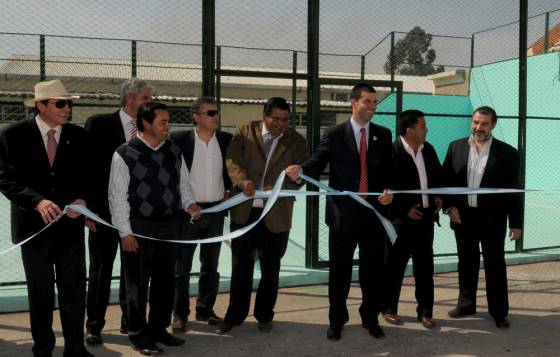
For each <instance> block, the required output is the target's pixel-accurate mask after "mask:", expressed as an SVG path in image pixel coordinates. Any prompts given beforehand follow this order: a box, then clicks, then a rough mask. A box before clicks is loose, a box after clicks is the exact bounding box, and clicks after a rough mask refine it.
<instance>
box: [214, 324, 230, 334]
mask: <svg viewBox="0 0 560 357" xmlns="http://www.w3.org/2000/svg"><path fill="white" fill-rule="evenodd" d="M232 328H233V325H232V324H230V323H227V322H225V321H222V322H221V323H220V324H219V325H218V328H217V329H216V333H218V334H220V335H223V334H226V333H228V332H230V331H231V329H232Z"/></svg>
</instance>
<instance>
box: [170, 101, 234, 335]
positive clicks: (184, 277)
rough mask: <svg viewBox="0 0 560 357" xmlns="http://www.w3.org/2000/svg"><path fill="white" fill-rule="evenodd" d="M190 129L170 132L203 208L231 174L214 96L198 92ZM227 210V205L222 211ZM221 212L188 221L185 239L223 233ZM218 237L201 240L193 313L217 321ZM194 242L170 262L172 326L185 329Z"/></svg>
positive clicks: (221, 194)
mask: <svg viewBox="0 0 560 357" xmlns="http://www.w3.org/2000/svg"><path fill="white" fill-rule="evenodd" d="M191 109H192V117H193V122H194V125H195V128H194V130H189V131H180V132H175V133H173V134H172V135H171V139H172V140H174V141H175V143H176V144H177V146H178V147H179V149H180V150H181V153H182V154H183V158H184V159H185V163H186V164H187V168H188V169H189V172H190V182H191V189H192V192H193V194H194V196H195V198H196V201H197V203H198V204H199V206H201V207H202V208H208V207H212V206H214V205H216V204H218V203H220V202H221V201H222V200H224V199H226V198H227V197H228V195H229V190H230V189H231V180H230V178H229V176H228V174H227V169H226V166H225V157H226V149H227V146H228V145H229V142H230V140H231V137H232V135H231V134H230V133H226V132H222V131H219V130H218V128H219V126H220V117H219V113H218V108H217V106H216V101H215V100H214V99H213V98H211V97H201V98H198V99H197V100H196V101H195V102H194V103H193V105H192V106H191ZM226 212H227V211H226ZM226 212H217V213H210V214H206V215H204V216H203V217H202V218H201V219H200V220H199V221H197V222H194V223H193V224H189V225H188V228H187V235H188V236H187V237H183V238H186V239H204V238H210V237H216V236H220V235H222V234H223V231H224V217H225V213H226ZM221 245H222V244H221V243H220V242H218V243H209V244H202V245H201V246H200V278H199V280H198V298H197V299H196V314H195V318H196V320H198V321H207V322H208V324H209V325H216V324H218V323H219V322H221V321H222V319H221V318H219V317H218V316H217V315H216V314H215V313H214V303H215V302H216V295H217V294H218V285H219V283H220V274H219V273H218V260H219V258H220V248H221ZM196 246H197V245H196V244H183V245H181V246H180V247H179V255H178V258H177V265H176V268H175V303H174V305H173V324H172V327H173V330H174V331H184V330H185V324H186V322H187V319H188V316H189V312H190V309H189V282H190V277H189V276H190V273H191V267H192V261H193V255H194V252H195V249H196Z"/></svg>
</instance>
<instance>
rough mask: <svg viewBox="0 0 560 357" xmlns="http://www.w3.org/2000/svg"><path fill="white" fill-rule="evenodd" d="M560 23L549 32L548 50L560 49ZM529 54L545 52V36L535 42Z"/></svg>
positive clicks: (528, 51) (530, 47) (534, 54)
mask: <svg viewBox="0 0 560 357" xmlns="http://www.w3.org/2000/svg"><path fill="white" fill-rule="evenodd" d="M559 47H560V23H559V24H557V25H556V26H554V27H553V28H552V29H551V30H550V31H549V32H548V52H555V51H559V50H560V48H559ZM527 54H528V55H529V56H536V55H542V54H544V36H542V37H541V38H539V39H538V40H537V41H536V42H534V43H533V44H532V45H531V46H529V49H528V50H527Z"/></svg>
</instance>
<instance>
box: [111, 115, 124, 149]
mask: <svg viewBox="0 0 560 357" xmlns="http://www.w3.org/2000/svg"><path fill="white" fill-rule="evenodd" d="M120 113H121V110H120V109H119V110H117V111H116V112H115V115H113V123H114V125H115V135H116V136H118V137H119V141H120V142H122V143H124V142H126V135H125V134H124V128H123V125H122V121H121V114H120Z"/></svg>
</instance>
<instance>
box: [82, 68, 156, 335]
mask: <svg viewBox="0 0 560 357" xmlns="http://www.w3.org/2000/svg"><path fill="white" fill-rule="evenodd" d="M152 91H153V88H152V87H151V86H150V85H149V84H148V83H146V82H145V81H143V80H139V79H128V80H126V81H124V83H123V84H122V86H121V92H120V97H121V108H120V109H119V110H117V111H116V112H114V113H111V114H97V115H93V116H91V117H90V118H89V119H88V120H87V121H86V124H85V129H86V130H87V131H88V132H89V134H90V138H91V143H92V150H93V152H95V156H94V158H93V165H92V166H93V168H94V170H93V175H94V177H95V186H94V189H95V195H94V196H93V200H92V202H91V206H92V209H93V210H94V212H96V213H97V214H98V215H99V216H100V217H101V218H103V219H104V220H106V221H107V222H111V214H110V212H109V203H108V200H107V191H108V188H109V173H110V171H111V158H112V157H113V153H114V152H115V150H116V149H117V148H118V147H119V146H120V145H122V144H123V143H125V142H127V141H130V139H131V138H133V137H135V136H136V130H137V128H136V114H137V113H138V109H140V107H142V106H143V105H145V104H147V103H149V102H150V101H151V99H152ZM90 225H91V226H92V229H91V230H90V234H89V240H88V243H89V282H88V292H87V321H86V327H87V331H88V336H87V337H86V343H87V344H88V345H89V346H95V345H98V344H101V343H103V340H102V338H101V331H102V330H103V326H104V325H105V313H106V311H107V305H108V304H109V295H110V292H111V278H112V275H113V262H114V260H115V256H116V253H117V250H119V248H118V247H119V242H120V237H119V232H117V231H116V230H114V229H112V228H109V227H106V226H103V225H95V223H93V222H92V223H91V224H90ZM120 275H121V279H120V288H119V301H120V305H121V310H122V315H121V332H122V333H126V329H127V322H126V316H127V313H126V292H125V284H124V277H123V273H122V269H121V274H120Z"/></svg>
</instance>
